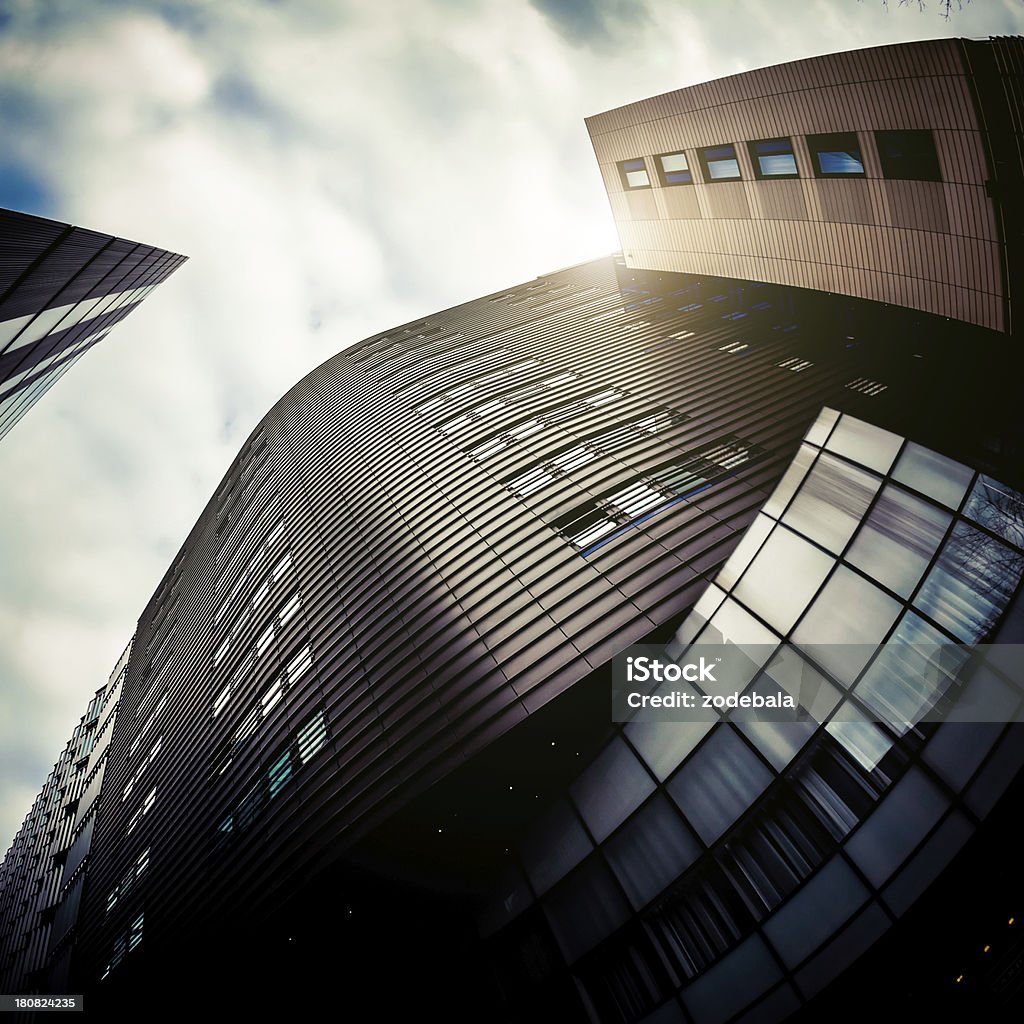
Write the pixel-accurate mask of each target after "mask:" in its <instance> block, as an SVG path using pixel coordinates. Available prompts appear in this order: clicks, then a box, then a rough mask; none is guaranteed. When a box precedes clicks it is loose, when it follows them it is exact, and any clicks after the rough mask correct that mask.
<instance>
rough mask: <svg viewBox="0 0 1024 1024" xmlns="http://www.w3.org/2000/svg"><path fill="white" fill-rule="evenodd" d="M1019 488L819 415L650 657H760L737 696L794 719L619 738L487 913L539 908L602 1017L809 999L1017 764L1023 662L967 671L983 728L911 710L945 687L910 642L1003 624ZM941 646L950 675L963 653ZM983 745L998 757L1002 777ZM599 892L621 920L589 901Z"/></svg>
mask: <svg viewBox="0 0 1024 1024" xmlns="http://www.w3.org/2000/svg"><path fill="white" fill-rule="evenodd" d="M922 465H923V466H928V467H930V468H931V469H932V470H934V471H936V472H935V474H934V475H933V474H929V475H928V476H925V475H924V474H919V473H917V472H916V467H919V466H922ZM912 467H915V468H912ZM901 480H912V481H913V483H914V484H916V485H917V486H916V487H915V486H912V485H911V486H908V485H906V484H904V483H902V482H900V481H901ZM940 481H941V482H943V484H944V483H946V482H952V481H958V483H957V484H956V485H955V487H954V486H949V487H947V486H936V484H938V483H939V482H940ZM986 495H988V496H991V495H998V500H997V502H996V504H998V507H999V511H998V512H995V511H993V503H992V502H990V501H986V500H985V496H986ZM1022 502H1024V498H1022V496H1021V495H1020V494H1018V493H1017V492H1016V491H1013V490H1012V489H1010V488H1008V487H1006V486H1005V485H1002V484H999V483H997V482H996V481H994V480H992V479H990V478H988V477H986V476H985V475H984V474H976V473H972V472H971V471H970V470H968V469H967V467H965V466H963V465H961V464H959V463H957V462H954V461H953V460H951V459H948V458H946V457H944V456H942V455H939V454H938V453H936V452H932V451H928V450H926V449H923V448H921V447H920V446H919V445H917V444H914V443H907V442H905V441H904V439H903V438H901V437H899V436H897V435H894V434H892V433H890V432H889V431H885V430H881V429H879V428H877V427H874V426H872V425H871V424H869V423H867V422H864V421H863V420H859V419H856V418H854V417H851V416H849V415H841V414H840V413H838V412H837V411H836V410H834V409H829V408H825V409H823V410H822V411H821V413H820V414H819V416H818V417H817V419H816V421H815V422H814V424H813V425H812V426H811V429H810V430H809V432H808V434H807V436H806V437H805V438H804V440H803V442H802V444H801V447H800V449H799V451H798V454H797V457H796V458H795V459H794V462H793V463H792V464H791V466H790V467H789V469H788V470H787V471H786V472H785V473H784V474H783V477H782V479H781V481H780V483H779V484H778V486H777V487H776V488H775V490H774V492H773V493H772V495H771V497H770V498H769V500H768V501H767V502H766V504H765V506H764V508H763V509H762V511H761V512H760V513H759V516H758V519H757V520H756V521H755V523H754V525H753V526H752V527H751V528H750V530H749V531H748V533H747V535H746V536H745V537H744V539H743V541H741V543H740V544H739V546H738V547H737V548H736V550H735V552H734V554H733V556H732V557H731V558H730V559H729V561H728V562H727V563H726V565H725V566H724V567H723V568H722V570H721V571H720V573H719V574H718V576H717V577H716V579H715V581H714V582H713V583H712V584H711V585H710V586H709V588H708V590H707V591H706V592H705V594H704V595H703V596H702V597H701V598H700V600H699V601H698V603H697V606H696V607H695V609H694V611H692V612H691V613H690V614H689V615H688V616H687V617H686V618H685V619H684V620H683V621H682V623H681V624H680V626H679V627H678V630H677V631H676V636H675V638H674V639H673V640H672V641H671V642H670V643H669V645H668V652H669V653H670V654H671V655H672V656H674V657H675V658H676V659H677V661H678V662H679V663H682V662H684V661H686V660H687V652H688V650H690V649H691V645H692V644H697V645H700V644H714V645H720V644H723V643H726V644H735V645H739V646H741V647H746V648H748V649H750V650H755V649H756V650H757V651H759V652H761V654H760V657H761V660H762V661H763V670H762V672H761V674H760V676H759V677H758V678H756V679H755V680H754V684H753V689H754V690H756V689H757V688H758V687H763V689H764V690H765V691H767V690H768V689H769V688H770V689H771V690H776V689H779V688H781V690H783V691H787V692H790V693H792V694H795V695H798V696H799V697H801V698H803V699H805V700H806V698H807V695H808V694H809V695H811V696H812V697H813V703H810V702H808V707H807V708H806V709H805V710H807V711H808V712H810V713H809V714H808V715H807V716H806V717H805V720H803V721H790V722H783V721H767V720H757V718H756V717H755V716H751V717H750V718H749V720H742V721H734V722H729V723H727V722H725V721H721V722H719V723H718V724H715V722H713V721H711V720H705V721H697V720H694V721H691V722H674V721H634V722H630V723H628V724H626V725H625V726H623V727H622V728H621V731H620V732H619V734H618V735H616V736H615V737H614V738H613V739H612V740H611V741H610V743H609V744H608V745H607V746H606V747H604V749H603V750H602V751H601V752H600V753H599V754H598V755H597V757H596V758H595V760H594V762H593V764H592V765H591V766H590V767H589V768H588V769H587V770H586V771H585V772H584V773H583V774H582V775H581V776H580V777H579V779H577V780H576V781H575V782H574V783H572V784H571V785H570V787H569V793H568V803H567V804H566V805H564V806H563V808H562V810H561V811H560V814H559V817H558V819H557V821H556V820H552V819H542V820H539V821H538V823H537V824H536V826H533V827H531V828H529V829H528V830H527V832H526V836H525V838H524V839H523V840H522V844H521V846H520V848H519V850H518V853H517V855H516V859H517V860H518V861H519V863H521V864H522V865H523V870H524V872H525V877H524V880H523V884H524V886H526V887H528V888H527V889H526V892H525V893H524V894H522V895H520V897H519V899H518V900H517V901H516V902H515V904H514V905H512V906H511V907H510V910H509V912H506V913H505V914H504V915H501V917H502V918H503V919H504V922H505V923H504V927H505V928H506V929H511V928H514V927H515V924H514V922H515V921H516V919H517V918H519V917H520V915H530V914H532V915H533V922H532V933H531V930H530V929H527V930H526V931H527V934H532V935H533V936H534V941H536V936H537V935H538V934H544V935H545V936H548V935H549V936H550V937H551V939H553V942H554V945H555V946H556V947H557V950H558V952H559V953H560V954H561V957H562V958H564V963H565V965H566V969H567V970H568V971H570V972H571V973H572V975H573V977H574V978H575V979H577V981H578V983H579V984H580V985H582V987H583V989H584V991H585V1005H588V1006H591V1007H593V1008H594V1009H595V1011H596V1015H597V1019H599V1020H639V1019H644V1020H646V1019H648V1018H647V1016H646V1015H647V1014H648V1013H653V1012H654V1011H657V1013H658V1016H657V1017H656V1018H651V1019H657V1020H662V1019H664V1020H698V1021H706V1022H708V1024H711V1022H717V1021H726V1020H729V1019H732V1018H733V1017H734V1015H736V1014H738V1013H740V1012H741V1011H744V1010H745V1009H746V1008H747V1007H748V1006H751V1005H757V1006H759V1007H761V1009H760V1010H757V1011H755V1010H751V1013H752V1014H754V1018H756V1019H762V1018H761V1017H760V1016H757V1014H759V1013H762V1012H763V1013H764V1014H765V1015H766V1017H767V1019H784V1017H785V1016H787V1015H788V1013H789V1012H790V1011H791V1010H796V1009H797V1008H799V1007H800V1006H801V1004H803V1003H804V1002H805V1001H806V1000H809V999H810V998H812V997H813V996H814V995H816V994H817V993H818V992H819V991H820V990H821V989H822V988H824V987H825V986H826V985H827V984H828V983H829V982H830V981H831V980H832V979H833V978H834V977H836V976H837V975H838V974H839V973H840V972H841V971H842V970H843V968H844V967H846V966H847V965H848V964H849V963H850V962H851V961H853V960H854V959H856V957H857V956H858V955H859V954H860V953H862V952H863V951H864V950H866V949H868V948H869V947H870V946H871V944H872V943H874V942H875V941H876V940H877V939H878V938H879V937H880V936H881V935H882V934H883V933H885V932H886V931H887V930H888V929H889V928H890V927H891V926H892V925H893V923H894V922H895V920H897V919H898V918H899V917H900V916H901V915H903V914H904V913H905V912H906V911H907V910H908V909H909V908H910V907H911V905H912V904H913V902H914V900H915V899H916V898H917V897H918V896H919V895H920V894H921V892H922V891H924V890H925V889H926V887H927V886H928V884H929V883H930V882H931V881H932V880H933V879H934V878H935V877H936V876H937V875H938V874H939V872H940V871H941V870H942V868H944V867H945V866H946V864H948V863H949V862H950V861H951V860H952V859H953V858H954V856H955V855H956V854H957V852H958V851H959V850H960V848H961V847H962V846H963V845H964V844H965V843H966V842H967V840H968V839H969V838H970V836H971V834H972V833H973V831H974V829H975V828H976V827H977V825H978V823H979V821H980V820H981V819H983V818H984V817H985V815H986V813H987V811H988V809H989V807H990V806H991V803H992V801H994V800H995V799H996V798H997V797H998V795H999V793H1000V792H1001V791H1002V789H1003V788H1004V787H1005V786H1006V785H1007V784H1008V783H1009V781H1010V777H1011V776H1012V772H1013V770H1014V769H1015V768H1019V766H1020V765H1021V764H1024V745H1022V744H1021V737H1022V729H1024V726H1021V725H1014V724H1007V723H1012V722H1014V721H1019V717H1018V715H1017V710H1016V709H1017V708H1019V705H1020V702H1021V700H1022V698H1024V693H1022V691H1021V689H1020V683H1021V678H1022V677H1021V672H1020V670H1021V668H1022V666H1021V665H1020V664H1019V663H1018V664H1015V665H1013V666H1012V668H1011V669H1010V672H1011V674H1010V675H1009V676H1005V675H1003V673H1002V672H1000V671H999V670H997V669H992V670H991V671H989V676H990V678H988V679H986V680H985V682H984V685H985V687H986V688H987V689H988V690H990V691H992V692H998V694H999V700H1000V701H1001V704H1002V706H1003V711H1002V714H1003V716H1004V718H1003V722H1002V723H999V722H989V721H986V722H965V721H956V720H951V721H946V722H944V723H941V724H938V723H935V722H922V721H921V718H922V715H923V713H924V712H925V711H926V710H928V709H930V708H931V707H932V706H933V705H934V704H935V703H936V701H937V700H938V699H939V698H940V697H941V696H942V691H941V686H942V682H936V680H940V681H943V682H944V684H945V685H950V679H949V677H948V676H945V675H943V674H941V673H939V674H936V673H935V672H929V671H928V669H929V666H928V665H926V664H923V663H922V662H921V658H922V657H923V655H922V651H925V650H930V649H932V647H931V646H930V645H936V644H947V645H948V644H955V643H962V642H969V643H978V642H993V641H994V642H998V641H999V639H1000V636H1001V635H1002V636H1010V635H1011V634H1014V633H1015V631H1016V630H1019V628H1020V626H1021V624H1022V621H1021V613H1020V612H1019V611H1015V612H1013V613H1010V614H1009V617H1008V610H1009V608H1010V605H1011V602H1012V601H1013V599H1014V597H1015V596H1016V595H1017V594H1018V593H1019V591H1020V581H1021V575H1022V572H1024V551H1022V549H1021V547H1020V540H1021V537H1020V535H1019V533H1018V532H1017V531H1018V527H1019V524H1020V522H1021V521H1022V512H1024V504H1022ZM787 642H788V646H786V647H784V646H783V645H784V644H786V643H787ZM922 645H929V646H922ZM773 648H774V650H775V653H772V650H773ZM952 650H953V651H954V652H956V651H963V655H962V657H961V658H960V659H959V661H958V662H957V664H956V665H952V666H951V665H949V664H948V660H947V664H946V667H947V669H948V670H949V671H950V672H953V671H954V670H955V669H956V668H957V666H958V665H960V664H962V663H964V662H966V660H967V657H968V651H967V650H966V649H964V648H959V647H956V648H952ZM1011 650H1012V651H1016V650H1017V648H1007V651H1011ZM1015 657H1016V658H1017V660H1018V662H1019V655H1015ZM927 680H932V685H933V686H935V687H939V689H938V690H935V691H933V692H925V691H924V689H923V687H925V686H926V685H927V684H926V681H927ZM690 689H691V691H693V692H696V691H694V688H693V687H691V688H690ZM706 692H711V691H706ZM986 759H988V760H989V762H992V761H994V760H1002V761H1005V762H1007V763H1006V764H1004V765H1003V767H1002V771H1001V774H1000V775H999V776H998V777H994V776H993V774H992V772H991V771H989V772H986V771H985V770H984V769H983V768H982V767H981V766H982V765H983V763H985V761H986ZM570 835H571V836H574V837H575V838H574V839H573V840H572V849H573V851H574V853H573V856H572V857H571V858H566V857H562V856H560V854H559V851H562V850H565V849H566V841H567V840H566V837H568V836H570ZM538 842H540V843H541V844H542V845H540V846H538ZM538 863H540V864H543V865H545V868H546V870H545V874H544V884H543V886H541V887H539V886H538V885H537V878H536V868H535V867H531V865H536V864H538ZM506 884H507V883H506ZM531 894H532V897H533V898H532V899H531ZM534 901H535V902H534ZM595 901H596V902H598V903H600V904H601V905H602V906H605V907H618V908H620V909H619V910H618V911H617V912H615V913H610V912H608V913H603V914H601V915H597V914H595V913H594V911H593V909H592V904H593V903H594V902H595ZM538 908H539V912H540V913H539V914H538ZM588 908H589V909H588ZM495 920H496V919H495V918H494V916H493V915H492V916H491V917H490V919H489V923H490V924H491V926H492V927H493V925H494V923H495ZM771 1007H780V1008H783V1007H784V1008H786V1009H785V1012H784V1013H780V1012H776V1011H775V1010H773V1009H771ZM684 1009H685V1014H684V1012H683V1010H684ZM754 1018H752V1019H754ZM744 1019H746V1018H744Z"/></svg>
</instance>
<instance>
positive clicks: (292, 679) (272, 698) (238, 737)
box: [212, 644, 313, 777]
mask: <svg viewBox="0 0 1024 1024" xmlns="http://www.w3.org/2000/svg"><path fill="white" fill-rule="evenodd" d="M312 665H313V651H312V648H311V647H310V646H309V644H307V645H306V646H305V647H304V648H303V649H302V650H301V651H299V653H298V654H297V655H296V656H295V657H294V658H293V659H292V660H291V661H290V662H289V664H288V667H287V668H286V669H285V670H284V671H283V672H282V673H281V675H279V676H278V677H277V679H275V680H274V681H273V682H272V683H271V684H270V685H269V686H268V687H267V688H266V690H264V691H263V693H262V694H261V695H260V697H259V699H258V700H257V701H256V702H255V703H254V704H253V706H252V707H251V708H250V709H249V713H248V714H247V715H246V716H245V718H243V719H242V724H241V725H239V727H238V728H237V729H236V730H235V732H234V734H233V735H232V736H231V738H230V739H228V740H226V741H225V742H224V743H223V744H222V745H221V747H220V749H219V750H218V751H217V753H216V754H215V755H214V758H213V763H212V774H213V775H214V776H215V777H216V776H217V775H221V774H222V773H223V772H225V771H226V770H227V767H228V765H229V764H231V762H232V760H233V759H234V757H235V754H236V753H237V752H238V750H239V749H240V748H241V746H242V744H243V743H244V742H245V741H246V740H247V739H248V738H249V737H250V736H252V734H253V733H254V732H255V731H256V729H257V727H258V726H259V724H260V722H261V721H262V720H263V719H264V718H265V717H266V716H267V715H268V714H269V713H270V709H271V708H272V707H274V705H275V704H277V702H278V701H279V700H280V699H281V698H282V697H283V696H284V695H285V694H286V693H287V692H288V691H289V690H290V689H291V688H292V687H293V686H294V685H295V683H296V682H297V681H298V680H299V679H301V678H302V676H304V675H305V674H306V672H308V671H309V669H310V668H311V667H312ZM232 689H233V685H232V684H231V683H229V684H228V686H227V687H225V688H224V689H223V690H222V691H221V692H220V694H219V695H218V697H217V701H216V702H215V703H214V707H213V713H214V715H217V714H219V713H220V710H221V709H222V708H223V707H224V705H225V704H226V703H227V701H228V698H229V697H230V696H231V690H232Z"/></svg>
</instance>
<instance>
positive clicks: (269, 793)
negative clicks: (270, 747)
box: [217, 711, 327, 840]
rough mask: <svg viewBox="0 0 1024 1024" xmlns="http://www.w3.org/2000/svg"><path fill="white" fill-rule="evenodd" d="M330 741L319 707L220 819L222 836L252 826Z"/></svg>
mask: <svg viewBox="0 0 1024 1024" xmlns="http://www.w3.org/2000/svg"><path fill="white" fill-rule="evenodd" d="M326 744H327V719H326V718H325V717H324V713H323V711H317V712H316V714H315V715H313V716H312V717H311V718H310V719H309V720H308V721H306V723H305V724H304V725H302V726H301V727H300V728H299V729H297V730H296V732H295V734H294V736H293V737H292V739H291V740H290V742H289V743H288V745H287V746H285V747H284V748H283V749H282V750H280V751H279V752H278V753H277V754H276V755H275V756H274V757H273V758H271V760H270V764H269V766H268V767H267V768H266V770H264V771H263V772H261V774H260V776H259V778H258V779H257V781H256V784H255V785H254V786H253V787H252V789H250V790H249V792H248V793H246V794H245V796H244V797H242V799H241V800H240V801H239V803H238V805H237V806H236V807H235V809H234V810H233V811H232V812H231V813H230V814H229V815H228V816H227V817H226V818H225V819H224V820H223V821H222V822H221V823H220V825H219V827H218V829H217V832H218V835H219V837H220V838H221V839H222V840H226V839H230V838H231V836H232V835H236V834H237V833H238V832H240V831H243V830H245V829H247V828H249V826H250V825H252V824H253V823H254V822H255V821H256V819H257V818H259V816H260V815H261V814H262V813H263V811H264V809H265V808H266V806H267V803H268V802H269V801H271V800H273V799H274V797H275V796H277V794H278V793H280V792H281V790H282V789H283V788H284V786H285V784H286V783H287V782H288V781H289V779H291V777H292V776H293V775H295V774H296V773H298V772H299V771H300V770H301V769H302V768H304V767H305V766H306V765H308V764H309V762H310V761H311V760H312V759H313V758H314V757H315V756H316V755H317V754H318V753H319V752H320V751H321V750H322V749H323V748H324V746H325V745H326Z"/></svg>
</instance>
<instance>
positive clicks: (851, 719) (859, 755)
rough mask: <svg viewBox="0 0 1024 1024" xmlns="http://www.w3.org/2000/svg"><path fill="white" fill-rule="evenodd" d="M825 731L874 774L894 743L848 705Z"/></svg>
mask: <svg viewBox="0 0 1024 1024" xmlns="http://www.w3.org/2000/svg"><path fill="white" fill-rule="evenodd" d="M825 730H826V732H828V733H829V735H830V736H831V737H832V738H833V739H834V740H835V741H836V742H837V743H839V744H840V745H841V746H842V747H843V748H844V749H845V750H846V751H847V752H848V753H850V754H851V755H852V756H853V757H854V758H856V760H857V761H858V763H859V764H860V765H861V767H862V768H863V769H864V770H865V771H869V772H871V771H874V770H875V768H876V767H877V765H878V762H879V761H881V760H882V758H883V757H885V755H886V754H888V753H889V750H890V749H891V748H892V745H893V740H892V739H890V738H889V736H888V735H887V734H886V733H884V732H883V731H882V730H881V729H880V728H879V727H878V726H877V725H875V724H874V722H870V721H868V718H867V716H866V715H865V714H864V713H863V712H862V711H861V710H860V709H859V708H857V707H856V706H855V705H854V704H851V703H850V702H849V701H847V702H846V703H845V704H844V705H843V706H842V707H841V708H840V709H839V710H838V711H837V712H836V714H835V717H834V718H833V719H832V721H831V722H829V723H828V725H826V726H825Z"/></svg>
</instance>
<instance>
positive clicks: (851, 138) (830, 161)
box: [807, 132, 864, 178]
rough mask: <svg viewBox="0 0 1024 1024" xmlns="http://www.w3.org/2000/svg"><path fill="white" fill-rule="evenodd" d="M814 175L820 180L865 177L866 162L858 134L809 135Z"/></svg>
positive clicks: (808, 143)
mask: <svg viewBox="0 0 1024 1024" xmlns="http://www.w3.org/2000/svg"><path fill="white" fill-rule="evenodd" d="M807 148H808V149H809V150H810V151H811V160H812V162H813V163H814V174H815V176H816V177H818V178H845V177H849V176H850V175H854V176H856V177H859V178H863V177H864V160H863V158H862V157H861V155H860V143H859V142H858V141H857V133H856V132H834V133H832V134H831V135H808V136H807Z"/></svg>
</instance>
